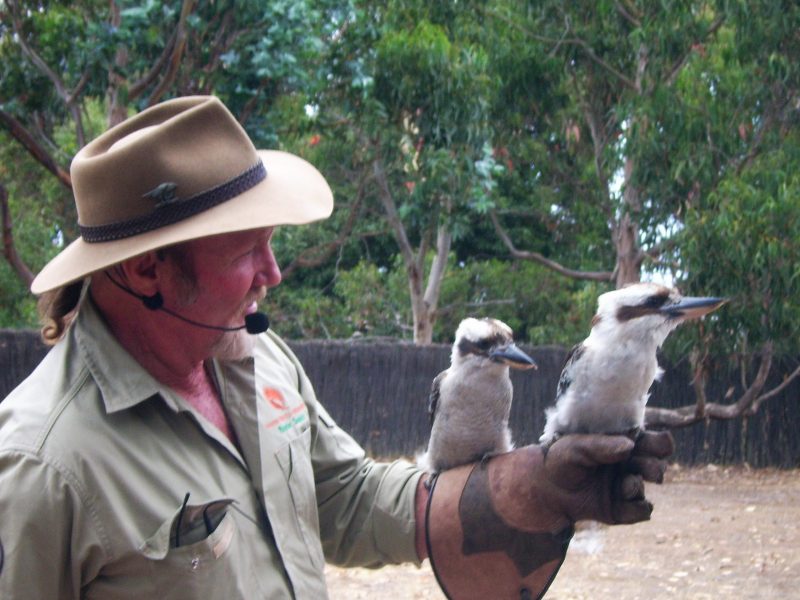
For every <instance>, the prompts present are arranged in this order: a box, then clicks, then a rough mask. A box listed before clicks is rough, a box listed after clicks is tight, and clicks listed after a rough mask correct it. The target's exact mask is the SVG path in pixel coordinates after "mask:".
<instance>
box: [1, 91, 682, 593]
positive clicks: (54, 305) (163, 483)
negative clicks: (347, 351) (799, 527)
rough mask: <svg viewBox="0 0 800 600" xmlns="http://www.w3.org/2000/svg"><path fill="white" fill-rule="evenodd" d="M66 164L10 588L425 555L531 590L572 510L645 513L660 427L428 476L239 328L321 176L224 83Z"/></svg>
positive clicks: (146, 582)
mask: <svg viewBox="0 0 800 600" xmlns="http://www.w3.org/2000/svg"><path fill="white" fill-rule="evenodd" d="M71 173H72V180H73V186H74V193H75V201H76V206H77V210H78V220H79V225H80V231H81V238H80V239H78V240H76V241H75V242H73V243H72V244H71V245H70V246H68V247H67V248H66V249H64V250H63V251H62V252H61V253H60V254H59V255H58V256H57V257H56V258H54V259H53V260H52V261H51V262H50V263H49V264H48V265H46V266H45V268H44V269H43V270H42V271H41V272H40V273H39V275H38V276H37V278H36V280H35V281H34V282H33V285H32V290H33V291H34V292H35V293H37V294H44V295H43V297H42V303H41V306H42V311H43V315H44V318H45V328H44V330H43V335H44V337H45V338H46V339H48V340H50V341H51V342H54V347H53V349H52V350H51V351H50V352H49V354H48V355H47V357H46V358H45V359H44V361H43V362H42V363H41V365H40V366H39V367H38V368H37V369H36V371H35V372H34V373H33V374H32V375H31V376H30V377H29V378H28V379H27V380H25V381H24V382H23V383H22V384H21V385H20V386H19V387H18V388H17V389H16V390H15V391H14V392H12V393H11V394H10V395H9V397H8V398H6V399H5V400H4V401H3V402H2V403H0V515H2V518H0V543H2V547H3V549H4V565H3V567H2V571H0V597H2V598H48V599H50V598H53V599H55V598H104V599H112V600H113V599H117V598H120V599H121V598H159V599H167V598H220V599H230V598H246V599H251V598H283V597H297V598H321V597H325V595H326V591H325V581H324V574H323V568H324V562H325V560H329V561H332V562H335V563H337V564H342V565H369V566H379V565H382V564H386V563H397V562H404V561H411V562H417V563H418V562H420V561H422V560H423V559H425V558H426V557H428V556H429V554H430V555H431V561H432V563H433V565H434V569H435V572H436V573H437V577H438V579H439V581H440V583H441V584H442V586H443V589H444V590H445V591H446V593H450V594H453V596H454V597H459V598H461V597H473V596H474V597H504V596H509V597H520V596H521V595H522V597H526V594H527V595H528V596H529V597H534V596H537V595H539V594H541V593H543V591H544V590H545V589H546V588H547V585H548V584H549V582H550V580H551V579H552V577H553V576H554V575H555V572H556V571H557V569H558V567H559V565H560V563H561V561H562V560H563V557H564V553H565V552H566V547H567V544H568V541H569V538H570V535H571V532H572V525H573V524H574V522H575V521H577V520H579V519H584V518H592V519H598V520H602V521H604V522H609V523H630V522H635V521H639V520H643V519H647V518H649V515H650V510H651V509H652V506H651V505H650V504H649V503H648V502H647V501H646V500H645V499H644V488H643V483H642V482H643V480H659V479H660V477H661V475H662V474H663V467H664V462H663V460H662V459H663V458H664V457H665V456H666V455H667V454H668V453H669V452H670V451H671V447H670V444H671V441H670V439H669V438H663V437H659V436H652V435H650V436H644V437H643V438H642V441H640V442H639V443H637V445H636V446H634V444H633V442H631V441H630V440H628V439H627V438H620V437H610V436H565V438H563V439H562V440H559V441H558V442H556V443H555V444H553V445H552V447H550V448H549V449H548V450H547V452H545V451H544V450H543V449H541V448H539V447H537V446H528V447H525V448H521V449H520V450H517V451H514V452H512V453H510V454H507V455H503V456H500V457H496V458H493V459H491V460H488V461H486V462H485V463H484V464H479V465H470V466H469V467H468V468H461V469H455V470H453V471H448V472H444V473H442V474H441V475H440V476H439V477H438V478H437V479H435V480H432V481H429V482H427V480H426V479H425V478H423V474H422V473H421V472H420V471H419V470H418V469H416V468H415V467H413V466H412V465H410V464H408V463H405V462H402V461H397V462H394V463H376V462H373V461H371V460H369V459H367V458H366V457H365V455H364V452H363V450H362V449H361V448H360V447H359V446H358V445H357V444H356V443H355V442H354V441H353V440H352V439H351V438H350V437H349V436H348V435H347V434H346V433H344V432H343V431H342V430H341V429H339V428H338V427H337V425H336V424H335V422H334V421H333V419H331V417H330V416H329V415H328V414H327V412H325V410H324V408H323V407H322V406H321V405H320V404H319V403H318V402H317V400H316V398H315V397H314V392H313V389H312V387H311V384H310V383H309V381H308V379H307V377H306V375H305V374H304V372H303V369H302V367H301V366H300V364H299V363H298V361H297V359H296V358H295V357H294V355H293V354H292V353H291V351H290V350H289V348H288V347H287V346H286V344H285V343H284V342H283V341H282V340H281V339H280V338H279V337H278V336H276V335H275V334H273V333H272V332H270V331H267V332H266V333H261V335H257V336H256V335H252V334H251V333H249V332H248V331H252V332H259V331H260V332H263V331H264V329H266V322H265V317H263V316H258V313H257V310H256V309H257V303H258V302H259V301H260V300H261V299H263V298H264V296H265V294H266V293H267V290H268V289H269V288H271V287H274V286H276V285H277V284H278V283H279V282H280V270H279V268H278V265H277V264H276V262H275V257H274V256H273V254H272V249H271V246H270V242H271V239H272V235H273V232H274V228H275V226H277V225H289V224H300V223H306V222H310V221H313V220H317V219H321V218H325V217H327V216H328V215H329V214H330V212H331V210H332V194H331V192H330V189H329V187H328V185H327V183H326V182H325V180H324V179H323V177H322V176H321V175H320V174H319V173H318V172H317V171H316V169H314V168H313V167H312V166H311V165H309V164H308V163H307V162H305V161H304V160H302V159H300V158H298V157H295V156H292V155H290V154H286V153H283V152H277V151H257V150H256V149H255V148H254V147H253V145H252V143H251V142H250V140H249V139H248V138H247V135H246V134H245V133H244V131H243V130H242V129H241V127H240V126H239V125H238V124H237V123H236V121H235V119H234V118H233V117H232V115H231V114H230V113H229V112H228V111H227V109H226V108H225V107H224V106H223V105H222V104H221V103H220V102H219V101H218V100H217V99H215V98H213V97H190V98H181V99H177V100H173V101H169V102H165V103H163V104H160V105H158V106H155V107H153V108H151V109H148V110H146V111H144V112H142V113H140V114H139V115H136V116H134V117H132V118H130V119H129V120H128V121H126V122H124V123H122V124H121V125H119V126H117V127H114V128H112V129H111V130H109V131H107V132H106V133H105V134H103V135H101V136H100V137H99V138H97V139H96V140H94V141H93V142H91V143H90V144H88V145H87V146H86V147H85V148H83V149H82V150H81V151H80V152H79V153H78V154H77V156H76V157H75V159H74V160H73V163H72V167H71ZM243 323H245V324H243ZM245 328H246V329H247V330H248V331H244V329H245ZM426 482H427V483H428V485H425V484H426ZM481 594H482V596H481ZM487 594H488V596H487Z"/></svg>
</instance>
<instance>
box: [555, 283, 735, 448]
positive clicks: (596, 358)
mask: <svg viewBox="0 0 800 600" xmlns="http://www.w3.org/2000/svg"><path fill="white" fill-rule="evenodd" d="M723 302H725V300H723V299H721V298H688V297H687V298H684V297H682V296H681V295H680V293H679V292H678V291H677V290H675V289H671V288H668V287H664V286H661V285H657V284H654V283H637V284H633V285H629V286H626V287H623V288H620V289H618V290H614V291H612V292H608V293H605V294H602V295H601V296H600V297H599V298H598V301H597V314H596V315H595V316H594V318H593V319H592V330H591V333H590V334H589V337H588V338H586V339H585V340H584V341H583V342H582V343H580V344H578V345H577V346H575V347H574V348H572V350H571V351H570V353H569V355H568V356H567V361H566V364H565V366H564V369H563V371H562V372H561V377H560V379H559V381H558V389H557V392H556V403H555V406H553V407H551V408H548V409H547V410H546V417H547V422H546V424H545V427H544V433H543V434H542V436H541V437H540V438H539V441H540V442H541V443H544V444H550V443H552V442H553V441H555V440H556V439H557V438H558V437H559V436H561V435H564V434H568V433H609V434H635V433H637V432H638V431H641V430H642V429H643V428H644V412H645V404H646V403H647V398H648V396H649V394H648V390H649V389H650V386H651V385H652V383H653V381H654V380H656V379H657V378H659V377H661V374H662V373H663V371H662V370H661V368H660V367H659V366H658V361H657V359H656V351H657V350H658V348H659V347H660V346H661V344H662V343H663V342H664V340H665V339H666V338H667V336H668V335H669V334H670V332H671V331H672V330H673V329H675V328H676V327H677V326H678V325H680V324H681V323H683V322H684V321H686V320H688V319H693V318H696V317H701V316H703V315H705V314H707V313H709V312H711V311H712V310H715V309H716V308H718V307H719V306H720V305H721V304H723Z"/></svg>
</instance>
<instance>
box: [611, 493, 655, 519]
mask: <svg viewBox="0 0 800 600" xmlns="http://www.w3.org/2000/svg"><path fill="white" fill-rule="evenodd" d="M614 513H615V514H614V522H615V523H617V524H619V525H630V524H631V523H638V522H640V521H649V520H650V515H651V514H652V513H653V505H652V504H651V503H650V502H649V501H647V500H644V499H642V500H633V501H630V502H620V503H618V504H617V506H616V510H615V511H614Z"/></svg>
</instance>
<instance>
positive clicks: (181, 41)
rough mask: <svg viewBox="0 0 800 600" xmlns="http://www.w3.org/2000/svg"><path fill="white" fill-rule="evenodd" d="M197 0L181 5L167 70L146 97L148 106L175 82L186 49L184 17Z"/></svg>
mask: <svg viewBox="0 0 800 600" xmlns="http://www.w3.org/2000/svg"><path fill="white" fill-rule="evenodd" d="M196 3H197V0H184V1H183V4H182V5H181V15H180V17H179V18H178V25H177V27H176V28H175V43H174V45H173V47H172V52H171V53H170V57H169V66H168V67H167V72H166V74H165V75H164V77H163V78H162V79H161V81H160V82H159V83H158V86H156V89H155V90H153V93H152V94H150V97H149V98H148V99H147V104H148V106H153V105H154V104H156V103H157V102H159V101H160V100H161V97H162V96H163V95H164V94H165V93H166V92H167V90H168V89H169V87H170V86H171V85H172V84H173V83H174V82H175V77H177V75H178V69H179V68H180V66H181V59H182V58H183V53H184V51H185V50H186V19H187V18H188V17H189V15H191V14H192V11H194V7H195V4H196Z"/></svg>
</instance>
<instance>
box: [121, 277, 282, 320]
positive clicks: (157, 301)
mask: <svg viewBox="0 0 800 600" xmlns="http://www.w3.org/2000/svg"><path fill="white" fill-rule="evenodd" d="M106 276H107V277H108V278H109V279H110V280H111V282H112V283H113V284H114V285H116V286H117V287H118V288H119V289H121V290H122V291H124V292H127V293H128V294H130V295H131V296H133V297H134V298H138V299H139V300H141V301H142V304H144V305H145V306H146V307H147V308H149V309H150V310H161V311H164V312H165V313H167V314H168V315H170V316H172V317H175V318H176V319H180V320H181V321H183V322H184V323H189V325H194V326H195V327H203V328H205V329H214V330H216V331H240V330H242V329H245V330H247V333H264V332H265V331H266V330H267V329H269V317H267V315H265V314H264V313H260V312H256V313H251V314H249V315H245V317H244V325H240V326H239V327H221V326H219V325H208V324H207V323H200V322H199V321H194V320H192V319H189V318H187V317H184V316H183V315H180V314H178V313H176V312H174V311H172V310H170V309H168V308H165V307H164V298H163V297H162V296H161V293H160V292H156V293H155V294H153V295H152V296H142V295H141V294H137V293H136V292H134V291H133V290H132V289H130V288H129V287H128V286H126V285H123V284H122V283H120V282H119V281H117V280H116V279H114V278H113V277H111V275H109V274H108V273H106Z"/></svg>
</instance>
